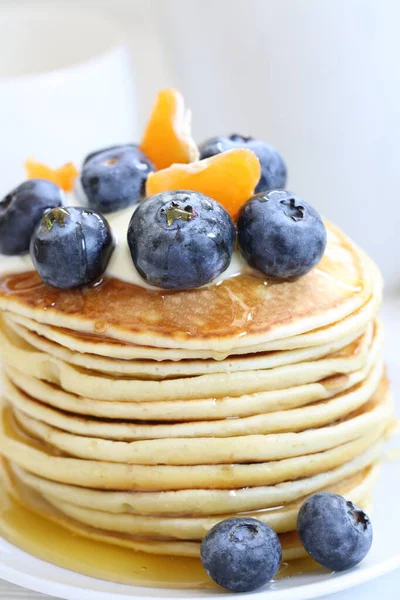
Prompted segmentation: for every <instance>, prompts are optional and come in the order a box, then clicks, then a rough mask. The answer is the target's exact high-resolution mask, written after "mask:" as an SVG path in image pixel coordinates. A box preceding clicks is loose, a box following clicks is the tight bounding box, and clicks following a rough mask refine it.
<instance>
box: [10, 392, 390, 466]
mask: <svg viewBox="0 0 400 600" xmlns="http://www.w3.org/2000/svg"><path fill="white" fill-rule="evenodd" d="M382 387H383V386H382ZM382 393H383V390H379V391H378V392H377V394H375V395H374V397H373V398H372V399H371V400H370V401H369V402H368V403H367V404H365V405H363V406H362V407H361V408H360V409H359V410H357V411H355V412H354V413H351V414H350V415H346V417H345V418H344V419H343V420H341V421H340V422H338V423H334V424H332V425H326V426H324V427H320V428H316V429H307V430H305V431H300V432H298V433H279V434H265V435H251V434H249V435H241V436H236V437H223V438H219V437H211V438H203V437H190V438H167V439H150V440H139V441H133V442H125V441H114V440H108V439H102V438H93V437H84V436H82V435H80V436H76V435H75V434H71V433H68V432H65V431H62V430H60V429H57V428H55V427H52V426H50V425H47V424H46V423H44V422H41V421H37V420H36V419H33V418H32V417H29V416H28V415H27V414H26V413H23V412H21V411H19V410H17V409H14V410H13V414H14V417H15V418H16V420H17V422H18V424H19V426H20V427H21V428H22V429H23V430H24V431H26V432H27V433H28V434H29V435H30V436H32V437H34V438H35V439H39V440H41V441H43V442H45V443H46V444H48V445H51V446H52V447H54V448H56V449H58V450H59V451H61V452H62V453H65V454H68V455H69V456H76V457H79V458H83V459H88V460H95V461H107V462H112V463H114V462H115V463H125V464H129V465H177V466H181V465H222V464H231V463H249V462H251V463H255V462H259V463H264V462H266V461H275V460H282V459H285V458H291V457H296V456H304V455H307V454H315V453H317V452H323V451H324V450H328V449H330V448H333V447H335V446H337V445H340V444H343V443H346V442H349V441H351V440H355V439H358V438H361V437H364V436H367V435H368V433H369V432H370V431H371V430H372V429H374V428H375V427H379V424H380V423H382V422H383V423H385V422H387V419H388V417H389V415H390V414H391V412H392V404H391V402H389V401H388V400H386V399H385V400H382V399H381V395H382Z"/></svg>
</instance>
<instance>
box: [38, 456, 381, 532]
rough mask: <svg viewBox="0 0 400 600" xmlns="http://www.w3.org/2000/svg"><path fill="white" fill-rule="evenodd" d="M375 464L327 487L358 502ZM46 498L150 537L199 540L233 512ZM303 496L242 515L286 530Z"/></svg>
mask: <svg viewBox="0 0 400 600" xmlns="http://www.w3.org/2000/svg"><path fill="white" fill-rule="evenodd" d="M378 470H379V469H378V468H377V467H375V468H374V469H366V470H365V471H364V472H361V473H357V475H353V476H352V477H350V478H348V479H345V480H342V481H341V482H340V483H339V484H337V485H336V486H330V490H331V491H333V492H335V493H339V494H341V495H346V494H348V495H351V498H352V502H354V503H358V502H359V501H360V500H362V499H363V498H365V496H367V495H369V494H370V493H371V491H372V486H373V485H374V483H375V482H376V479H377V476H378ZM42 495H43V497H44V498H45V500H47V501H48V502H50V504H52V505H53V506H54V507H55V508H56V509H58V510H59V511H61V512H62V513H64V514H66V515H67V516H69V517H71V518H72V519H75V520H76V521H79V522H81V523H84V524H86V525H89V526H91V527H95V528H97V529H104V530H106V531H114V532H119V533H127V534H130V535H133V536H144V537H150V538H152V539H163V538H164V539H165V538H166V539H168V538H170V539H181V540H187V541H201V540H202V539H203V537H204V535H205V534H206V533H207V532H208V531H209V530H210V529H211V528H212V527H214V525H216V524H217V523H218V522H219V521H221V520H222V519H225V518H230V517H234V516H235V514H234V513H232V514H226V515H222V516H210V517H197V518H195V517H180V518H170V517H154V516H152V517H144V516H143V515H139V516H138V515H132V514H127V513H119V514H115V513H107V512H105V511H99V510H96V509H94V508H92V507H88V508H83V507H80V506H76V505H74V504H71V503H69V502H67V501H65V500H62V499H59V498H53V497H52V496H51V495H48V494H45V493H44V494H42ZM304 500H305V498H300V499H299V500H297V501H296V502H294V503H291V504H287V505H286V506H283V507H277V508H274V509H269V510H264V511H262V510H261V511H257V512H256V513H254V512H244V513H241V515H240V516H242V517H256V518H257V519H259V520H260V521H262V522H263V523H266V524H267V525H269V526H270V527H273V529H274V530H275V531H276V533H287V532H289V531H295V530H296V521H297V515H298V512H299V509H300V507H301V504H302V503H303V501H304Z"/></svg>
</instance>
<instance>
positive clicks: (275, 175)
mask: <svg viewBox="0 0 400 600" xmlns="http://www.w3.org/2000/svg"><path fill="white" fill-rule="evenodd" d="M233 148H248V149H249V150H252V151H253V152H254V154H255V155H256V156H257V158H258V160H259V161H260V165H261V178H260V181H259V182H258V185H257V187H256V189H255V191H256V193H257V192H263V191H265V190H273V189H280V188H284V187H285V186H286V179H287V170H286V165H285V162H284V160H283V158H282V156H281V155H280V154H279V153H278V152H277V151H276V150H275V148H273V147H272V146H270V145H269V144H267V143H266V142H263V141H261V140H255V139H254V138H252V137H245V136H243V135H238V134H237V133H233V134H232V135H230V136H229V137H214V138H211V139H209V140H206V141H205V142H203V144H202V145H201V146H200V148H199V150H200V158H208V157H209V156H214V155H215V154H219V153H220V152H225V151H226V150H232V149H233Z"/></svg>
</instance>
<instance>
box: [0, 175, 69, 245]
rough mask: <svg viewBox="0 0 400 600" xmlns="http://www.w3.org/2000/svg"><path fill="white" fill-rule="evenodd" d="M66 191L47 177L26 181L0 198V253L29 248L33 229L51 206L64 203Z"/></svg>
mask: <svg viewBox="0 0 400 600" xmlns="http://www.w3.org/2000/svg"><path fill="white" fill-rule="evenodd" d="M62 203H63V192H62V190H61V188H59V187H58V185H56V184H55V183H52V182H51V181H47V180H46V179H29V180H28V181H24V183H21V185H19V186H18V187H17V188H15V189H14V190H13V191H12V192H10V193H9V194H7V196H6V197H5V198H4V199H3V200H1V202H0V254H7V255H13V254H24V253H25V252H29V242H30V241H31V236H32V233H33V230H34V229H35V227H36V225H37V223H38V222H39V221H40V219H41V218H42V215H43V213H44V212H45V211H46V210H47V209H49V208H55V207H56V206H61V205H62Z"/></svg>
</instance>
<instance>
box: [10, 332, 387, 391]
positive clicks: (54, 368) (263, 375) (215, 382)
mask: <svg viewBox="0 0 400 600" xmlns="http://www.w3.org/2000/svg"><path fill="white" fill-rule="evenodd" d="M371 333H372V332H371V330H370V329H368V331H367V332H366V333H365V334H364V335H363V336H362V337H361V338H358V340H356V341H355V342H353V343H352V344H349V345H348V346H346V347H345V348H344V349H342V350H341V351H339V352H336V353H334V354H333V355H331V356H329V357H325V358H322V359H319V360H316V361H309V362H304V363H296V364H294V365H286V366H283V367H276V368H272V369H261V370H250V371H241V372H236V373H229V372H228V373H213V374H208V375H199V376H195V377H183V378H173V379H164V380H162V381H157V380H156V381H153V380H143V379H132V378H127V377H124V378H122V377H120V378H118V379H115V378H113V377H111V376H106V375H104V374H98V373H96V372H93V371H88V370H84V369H82V368H78V367H74V366H72V365H70V364H68V363H65V362H63V361H61V360H60V359H57V358H54V357H52V356H50V355H48V354H45V353H39V352H36V351H33V352H32V351H31V350H30V348H29V347H27V346H25V347H24V346H23V341H22V340H21V338H18V339H17V340H15V339H11V337H10V336H9V334H8V333H7V332H4V331H3V332H2V333H1V335H0V343H1V347H2V356H3V360H4V362H5V363H6V365H10V366H12V367H15V368H17V369H18V367H21V365H24V366H23V368H24V372H25V373H27V374H29V375H32V376H35V377H39V378H40V379H45V380H47V381H50V382H52V383H55V384H57V385H59V386H60V387H62V388H63V389H65V390H67V391H69V392H72V393H75V394H80V395H85V396H88V397H91V398H94V399H98V400H108V401H109V400H117V401H127V402H128V401H129V402H140V401H148V402H150V401H157V400H173V399H176V398H180V399H198V398H206V397H214V398H215V397H216V398H220V397H223V396H226V395H232V396H240V395H243V394H251V393H254V392H258V391H261V390H262V391H268V390H277V389H283V388H284V387H292V386H294V385H302V384H306V383H310V382H314V381H318V380H321V379H324V378H326V377H329V376H331V375H334V374H337V373H349V372H351V371H354V370H357V369H361V368H362V367H363V366H365V363H366V360H367V356H368V351H369V349H370V345H371ZM375 336H376V337H377V338H378V339H380V329H379V326H378V327H377V329H376V330H375ZM25 344H26V342H25Z"/></svg>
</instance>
